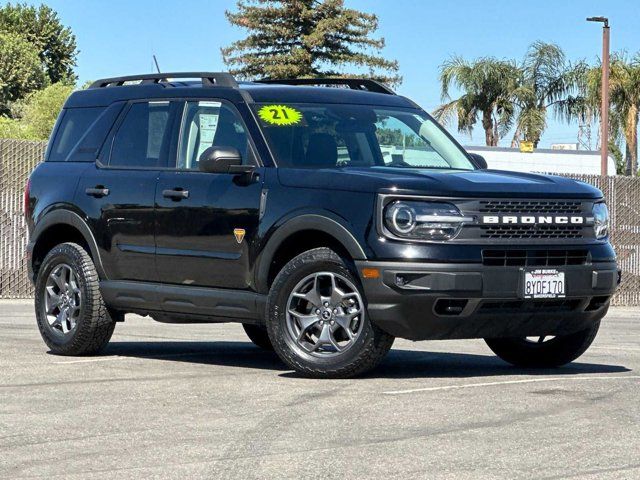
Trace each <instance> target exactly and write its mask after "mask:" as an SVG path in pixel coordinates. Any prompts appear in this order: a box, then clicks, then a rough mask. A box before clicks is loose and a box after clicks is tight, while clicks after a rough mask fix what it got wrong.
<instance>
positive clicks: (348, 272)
mask: <svg viewBox="0 0 640 480" xmlns="http://www.w3.org/2000/svg"><path fill="white" fill-rule="evenodd" d="M327 271H328V272H334V273H338V274H340V275H342V276H344V277H346V278H348V279H349V280H350V281H351V282H352V283H353V284H354V285H355V286H356V287H357V289H358V291H359V293H360V295H361V297H362V298H363V300H364V302H365V308H364V319H363V325H362V327H361V328H362V330H361V331H360V333H359V335H358V337H357V339H356V341H355V343H354V344H353V345H352V346H351V347H350V348H349V349H348V350H347V351H345V352H343V353H341V354H339V355H337V356H335V357H330V358H320V357H316V356H312V355H310V354H309V353H307V352H305V351H304V350H303V349H302V348H300V347H299V346H297V344H296V342H295V340H294V339H293V338H292V337H291V335H290V333H289V331H288V330H287V327H286V311H287V302H288V299H289V295H290V294H291V292H292V290H293V289H294V288H295V286H296V285H297V284H298V282H300V281H301V280H302V279H304V278H305V277H306V276H308V275H310V274H313V273H316V272H327ZM267 331H268V333H269V338H270V339H271V343H272V345H273V348H274V350H275V351H276V353H277V354H278V356H279V357H280V358H281V359H282V360H283V361H284V362H285V363H286V364H287V365H289V366H290V367H291V368H293V369H294V370H296V371H297V372H299V373H300V374H302V375H304V376H307V377H314V378H349V377H354V376H356V375H361V374H363V373H364V372H367V371H369V370H371V369H373V368H374V367H375V366H376V365H378V363H379V362H380V361H381V360H382V358H383V357H384V356H385V355H386V353H387V352H388V351H389V349H390V348H391V346H392V344H393V341H394V337H393V336H392V335H389V334H388V333H386V332H384V331H382V330H381V329H380V328H379V327H377V326H376V325H374V324H373V323H371V321H370V320H369V317H368V313H367V312H366V299H365V297H364V293H363V291H362V286H361V284H360V282H359V280H358V278H357V276H356V275H354V274H353V272H352V269H350V268H349V267H348V263H347V262H345V261H344V260H343V259H342V258H341V257H340V256H339V255H338V254H336V253H335V252H334V251H332V250H331V249H329V248H324V247H323V248H315V249H313V250H308V251H306V252H304V253H301V254H300V255H298V256H297V257H295V258H293V259H292V260H291V261H289V263H287V264H286V265H285V266H284V267H283V268H282V270H281V271H280V272H279V273H278V275H277V276H276V278H275V280H274V282H273V284H272V286H271V290H270V292H269V296H268V299H267Z"/></svg>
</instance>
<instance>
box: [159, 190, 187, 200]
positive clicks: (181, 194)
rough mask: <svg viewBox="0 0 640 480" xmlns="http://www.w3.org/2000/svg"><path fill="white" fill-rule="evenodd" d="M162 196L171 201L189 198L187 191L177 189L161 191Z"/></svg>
mask: <svg viewBox="0 0 640 480" xmlns="http://www.w3.org/2000/svg"><path fill="white" fill-rule="evenodd" d="M162 196H163V197H165V198H170V199H172V200H182V199H183V198H189V190H182V189H178V188H176V189H174V190H163V191H162Z"/></svg>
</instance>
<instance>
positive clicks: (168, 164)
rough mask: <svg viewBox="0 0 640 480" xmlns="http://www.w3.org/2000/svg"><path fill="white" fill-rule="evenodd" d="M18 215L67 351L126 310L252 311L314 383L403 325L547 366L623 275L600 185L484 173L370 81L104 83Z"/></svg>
mask: <svg viewBox="0 0 640 480" xmlns="http://www.w3.org/2000/svg"><path fill="white" fill-rule="evenodd" d="M25 211H26V215H27V220H28V224H29V231H30V241H29V245H28V259H29V268H30V275H31V278H32V280H33V282H34V283H35V292H36V296H35V309H36V316H37V322H38V326H39V329H40V332H41V334H42V337H43V339H44V341H45V342H46V344H47V345H48V347H49V348H50V349H51V351H52V352H54V353H57V354H62V355H88V354H95V353H96V352H98V351H100V350H101V349H102V348H103V347H104V346H105V345H106V344H107V342H108V341H109V339H110V337H111V335H112V333H113V330H114V326H115V324H116V323H117V322H120V321H123V320H124V315H125V314H126V313H129V312H134V313H137V314H141V315H149V316H151V317H153V318H154V319H155V320H158V321H160V322H170V323H189V322H241V323H242V324H243V325H244V328H245V330H246V333H247V335H248V336H249V338H250V339H251V340H252V341H253V342H254V343H255V344H256V345H258V346H260V347H263V348H268V349H271V348H272V349H274V350H275V351H276V353H277V354H278V355H279V356H280V358H281V359H282V360H283V361H284V362H286V363H287V364H288V365H289V366H291V367H292V368H293V369H295V370H297V371H299V372H301V373H303V374H305V375H309V376H316V377H347V376H352V375H357V374H360V373H362V372H364V371H366V370H368V369H371V368H373V367H374V366H375V365H376V364H377V363H378V362H379V361H380V360H381V359H382V358H383V356H384V355H385V354H386V353H387V351H388V350H389V349H390V348H391V344H392V343H393V340H394V338H395V337H402V338H407V339H411V340H423V339H450V338H484V339H486V342H487V344H488V345H489V347H490V348H491V349H492V350H493V351H494V352H495V353H496V354H497V355H498V356H499V357H500V358H502V359H504V360H506V361H507V362H510V363H512V364H514V365H518V366H521V367H554V366H559V365H563V364H565V363H567V362H571V361H572V360H574V359H576V358H577V357H579V356H580V355H581V354H582V353H583V352H584V351H585V350H586V349H587V348H588V346H589V345H590V344H591V342H592V341H593V339H594V337H595V335H596V332H597V330H598V326H599V324H600V320H601V319H602V318H603V317H604V315H605V313H606V312H607V309H608V306H609V301H610V298H611V295H612V294H613V293H614V291H615V289H616V286H617V283H618V279H619V278H618V277H619V275H618V270H617V266H616V257H615V254H614V251H613V249H612V247H611V244H610V243H609V239H608V223H609V214H608V211H607V207H606V205H605V203H604V201H603V196H602V193H601V192H600V191H598V190H597V189H596V188H594V187H591V186H589V185H587V184H584V183H580V182H576V181H573V180H570V179H567V178H561V177H551V176H542V175H533V174H524V173H514V172H507V171H493V170H488V169H487V168H486V163H485V162H484V160H483V159H482V157H479V156H474V155H470V154H468V153H466V152H465V151H464V149H463V148H462V147H461V146H460V145H459V144H458V143H457V142H456V141H455V140H454V139H453V138H452V137H451V136H450V135H449V134H448V133H447V132H446V131H445V130H443V129H442V128H441V127H440V125H438V123H436V122H435V121H434V120H433V119H432V118H431V117H430V116H429V115H428V114H427V113H426V112H424V111H423V110H422V109H420V108H419V107H418V106H417V105H416V104H415V103H413V102H412V101H411V100H408V99H407V98H404V97H402V96H399V95H396V94H394V92H393V91H391V90H390V89H389V88H387V87H386V86H384V85H382V84H379V83H376V82H374V81H371V80H360V79H358V80H355V79H305V80H265V81H256V82H245V83H242V82H241V83H238V82H236V80H235V79H234V78H233V77H232V76H231V75H230V74H227V73H180V74H174V73H171V74H168V73H167V74H158V75H138V76H133V77H119V78H110V79H104V80H99V81H97V82H95V83H94V84H93V85H91V87H90V88H88V89H86V90H82V91H77V92H75V93H73V94H72V95H71V96H70V98H69V99H68V100H67V102H66V104H65V106H64V109H63V111H62V113H61V114H60V117H59V119H58V122H57V124H56V127H55V129H54V131H53V134H52V136H51V141H50V143H49V146H48V148H47V152H46V155H45V161H44V162H43V163H41V164H40V165H38V167H37V168H36V169H35V170H34V171H33V173H32V174H31V177H30V180H29V182H28V184H27V187H26V191H25Z"/></svg>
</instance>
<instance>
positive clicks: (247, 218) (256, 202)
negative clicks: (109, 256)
mask: <svg viewBox="0 0 640 480" xmlns="http://www.w3.org/2000/svg"><path fill="white" fill-rule="evenodd" d="M181 110H182V115H181V120H180V135H179V141H178V145H177V148H176V158H175V163H174V169H172V170H165V171H162V172H161V173H160V178H159V182H158V188H157V189H156V248H157V250H156V252H157V255H156V265H157V269H158V275H159V281H161V282H163V283H172V284H183V285H193V286H207V287H220V288H235V289H246V288H248V287H249V286H250V284H251V279H250V275H249V271H250V268H249V267H250V265H249V262H250V260H249V258H250V248H251V245H252V242H253V239H254V238H255V236H256V234H257V231H258V219H259V209H260V195H261V190H262V180H261V178H262V175H261V173H262V172H261V170H260V169H257V170H256V172H255V173H254V174H253V175H250V176H247V175H244V176H237V175H232V174H217V173H205V172H201V171H199V170H198V158H199V156H200V154H201V153H202V152H203V151H204V150H205V149H206V148H207V147H211V146H221V147H222V146H224V147H234V148H237V149H238V151H239V152H240V154H241V155H242V158H243V161H244V163H248V164H251V163H254V162H255V160H254V158H255V156H254V154H253V148H252V146H251V142H250V140H249V136H248V133H247V129H246V126H245V124H244V122H243V120H242V119H241V117H240V115H239V113H238V111H237V110H236V108H235V106H233V105H232V104H231V103H228V102H225V101H223V100H220V101H211V100H206V101H188V102H185V103H184V104H183V107H182V109H181Z"/></svg>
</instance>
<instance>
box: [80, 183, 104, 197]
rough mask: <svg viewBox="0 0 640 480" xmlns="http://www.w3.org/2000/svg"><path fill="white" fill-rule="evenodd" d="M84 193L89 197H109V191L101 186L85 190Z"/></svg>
mask: <svg viewBox="0 0 640 480" xmlns="http://www.w3.org/2000/svg"><path fill="white" fill-rule="evenodd" d="M84 193H86V194H87V195H89V196H91V197H96V198H102V197H106V196H107V195H109V189H108V188H105V187H103V186H102V185H97V186H96V187H94V188H87V189H86V190H85V191H84Z"/></svg>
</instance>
